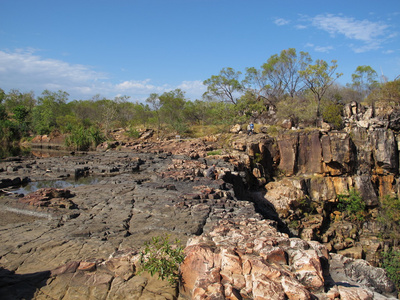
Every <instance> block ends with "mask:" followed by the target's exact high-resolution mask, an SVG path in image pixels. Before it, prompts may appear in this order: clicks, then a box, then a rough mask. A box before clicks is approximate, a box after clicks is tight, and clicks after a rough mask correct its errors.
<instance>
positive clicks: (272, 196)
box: [231, 102, 400, 263]
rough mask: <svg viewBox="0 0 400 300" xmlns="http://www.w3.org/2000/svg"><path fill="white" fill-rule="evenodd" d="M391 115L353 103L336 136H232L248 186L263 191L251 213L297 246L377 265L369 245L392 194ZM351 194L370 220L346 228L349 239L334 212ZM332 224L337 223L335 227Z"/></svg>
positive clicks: (395, 144) (395, 166)
mask: <svg viewBox="0 0 400 300" xmlns="http://www.w3.org/2000/svg"><path fill="white" fill-rule="evenodd" d="M398 114H399V113H398V112H397V111H395V110H391V111H389V112H387V111H386V112H385V113H381V112H379V111H376V110H374V109H372V108H371V107H361V106H360V105H359V104H357V103H355V102H354V103H351V104H348V105H347V106H346V107H345V109H344V116H345V124H346V127H345V128H344V129H343V130H342V131H327V130H322V129H321V130H320V129H308V130H289V131H287V130H286V131H283V132H280V133H279V134H278V135H276V136H269V135H267V134H265V133H258V134H256V135H252V136H247V135H244V134H237V135H235V136H234V137H233V138H232V143H231V145H232V148H233V149H234V150H235V151H236V155H237V156H238V157H240V158H239V159H240V160H242V161H244V162H245V163H246V165H247V168H248V169H249V171H248V173H249V174H250V177H252V178H251V179H252V180H250V181H249V182H252V184H253V187H257V186H258V187H259V188H261V190H264V192H261V193H262V197H260V196H259V194H258V196H256V197H254V201H255V202H256V203H257V204H258V207H264V208H266V207H271V206H272V207H274V209H275V211H276V213H277V215H278V216H279V217H280V218H281V219H283V220H284V221H285V222H286V224H287V225H288V226H289V227H291V232H292V233H293V234H295V235H298V236H300V237H301V238H303V239H306V240H313V239H317V240H320V241H324V242H325V243H326V245H327V248H328V249H329V250H331V251H337V252H340V251H344V250H346V249H348V248H354V249H358V251H357V252H351V251H350V252H348V253H345V254H346V255H348V256H351V257H359V256H360V257H364V258H367V259H368V260H370V261H371V262H372V263H377V261H376V259H377V255H376V251H378V250H379V249H382V248H383V246H384V243H383V241H381V242H380V244H379V246H378V247H377V246H376V242H373V243H371V242H370V239H371V238H373V239H377V237H378V235H379V234H380V233H381V232H382V231H385V230H388V228H387V227H385V224H380V223H379V222H377V221H376V218H375V217H376V209H377V208H379V205H380V199H382V197H384V196H386V195H397V194H398V193H399V148H400V143H399V142H400V135H399V133H398V132H396V130H397V128H399V119H398V118H396V116H397V115H398ZM352 188H354V189H356V190H357V191H359V192H360V194H361V196H362V199H363V201H364V202H365V204H366V206H367V209H368V214H370V215H371V214H372V215H373V217H371V218H369V219H368V220H367V221H365V222H364V223H361V224H353V226H351V227H352V229H349V231H351V230H353V231H356V232H355V234H350V233H349V232H347V231H346V230H344V232H343V228H347V227H346V226H347V225H346V224H345V222H344V216H343V215H342V214H341V213H340V212H338V211H337V209H336V207H337V200H338V195H340V194H345V193H347V192H348V191H349V190H350V189H352ZM266 203H267V205H266ZM264 213H266V214H267V215H270V213H268V212H266V211H264ZM374 214H375V216H374ZM335 222H339V223H340V222H342V223H340V225H339V226H338V224H334V223H335ZM366 228H373V230H368V229H366ZM363 229H364V230H363ZM367 235H368V238H366V236H367ZM346 239H348V240H347V241H348V243H345V240H346ZM391 243H392V244H393V241H391ZM371 244H373V246H371ZM356 247H358V248H356ZM371 247H372V248H373V249H374V250H373V251H372V253H373V254H371V249H372V248H371Z"/></svg>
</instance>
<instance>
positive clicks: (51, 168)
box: [0, 103, 400, 299]
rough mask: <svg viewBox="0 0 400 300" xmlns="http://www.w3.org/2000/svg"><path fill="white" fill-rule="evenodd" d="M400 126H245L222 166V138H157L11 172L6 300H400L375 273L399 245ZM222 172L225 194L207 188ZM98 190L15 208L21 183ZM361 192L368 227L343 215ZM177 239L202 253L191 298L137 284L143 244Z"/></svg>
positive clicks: (8, 164) (3, 257)
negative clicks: (341, 199) (390, 212)
mask: <svg viewBox="0 0 400 300" xmlns="http://www.w3.org/2000/svg"><path fill="white" fill-rule="evenodd" d="M270 113H272V110H271V112H270ZM397 115H398V114H397V113H396V112H395V111H392V112H391V113H390V117H385V116H386V115H385V116H381V115H379V113H377V112H376V111H374V110H372V109H369V108H363V107H361V106H360V105H358V104H356V103H353V104H350V105H348V106H346V107H345V116H346V119H345V124H346V127H345V130H343V131H329V130H327V129H323V130H316V129H315V130H292V129H290V130H286V131H284V132H282V133H279V134H277V135H274V136H271V135H268V134H267V133H257V134H255V135H251V136H247V135H246V134H243V133H240V132H241V131H240V128H241V126H236V128H235V130H234V132H237V133H235V134H232V136H231V139H230V145H231V147H232V149H229V151H225V152H224V151H220V153H221V154H220V155H214V156H208V155H207V154H208V153H209V151H210V150H213V149H215V148H216V147H217V146H216V145H217V144H216V142H218V137H217V136H213V137H208V138H203V139H194V140H181V139H179V138H178V139H170V140H166V141H156V140H155V139H152V140H151V139H146V138H144V136H146V135H147V136H151V135H152V134H153V133H152V132H151V131H147V132H145V133H143V135H142V137H143V138H139V139H137V140H134V141H130V140H121V141H116V142H115V143H114V144H112V145H111V144H107V145H105V144H104V145H102V146H101V147H99V148H98V151H97V152H95V153H85V154H84V155H75V156H70V155H68V156H62V157H38V158H34V157H30V158H26V159H22V158H10V159H7V160H4V161H2V162H0V188H1V189H2V192H3V195H2V197H0V207H1V211H0V216H1V218H0V225H1V226H0V238H1V241H2V243H1V246H0V268H1V269H0V275H1V279H0V295H2V296H3V295H5V296H4V297H3V298H4V299H19V298H30V299H61V298H62V299H73V298H74V299H76V298H81V299H82V298H84V299H177V298H178V299H179V298H180V299H185V298H186V299H191V298H193V299H392V298H394V297H395V296H396V290H395V288H394V285H393V283H391V282H390V280H388V278H387V276H386V273H385V272H384V271H383V270H382V269H379V268H376V267H375V266H376V265H378V263H379V252H380V251H383V250H384V248H385V247H387V246H393V245H394V243H393V242H394V241H393V240H382V239H380V238H379V236H378V234H379V233H381V232H384V230H385V229H387V228H388V227H387V224H382V223H380V222H378V220H377V218H376V215H377V210H378V208H379V205H380V201H381V196H384V195H388V194H391V193H393V194H397V193H398V190H399V185H398V175H399V174H398V170H399V158H398V155H399V151H398V141H399V138H398V135H397V133H396V132H395V130H396V128H398V127H400V126H399V125H398V121H397V120H398V118H397ZM266 124H267V123H266ZM292 127H293V124H292V123H291V125H290V128H292ZM326 128H327V127H326ZM388 129H391V130H388ZM263 131H264V132H268V130H263ZM116 134H117V133H116ZM37 141H40V143H42V144H43V143H48V141H47V140H46V139H43V138H42V139H38V140H37ZM117 143H118V144H117ZM224 143H225V144H226V140H225V141H224ZM212 164H216V165H217V166H216V169H217V172H218V178H217V179H216V180H211V179H209V178H206V177H204V171H205V170H206V169H207V168H208V167H209V166H210V165H212ZM85 176H90V177H92V178H96V180H95V181H93V182H91V183H90V184H88V185H73V184H72V185H71V187H69V188H68V189H67V190H65V189H63V190H55V189H45V190H39V191H37V192H35V193H33V194H25V195H19V194H12V191H13V190H12V188H13V187H15V186H18V185H20V184H21V183H23V184H27V183H29V182H39V181H43V180H44V179H51V180H70V181H72V182H74V180H77V179H78V178H81V177H85ZM350 188H356V189H357V190H359V191H360V193H361V195H362V198H363V199H364V202H365V205H366V207H367V210H368V211H367V212H366V213H367V214H368V215H367V216H366V217H367V218H366V220H365V221H364V222H353V221H351V220H350V219H349V218H348V217H349V216H348V215H346V213H345V212H342V211H339V210H338V209H337V199H338V195H340V194H344V193H346V192H347V191H348V190H349V189H350ZM165 233H168V234H170V235H171V237H172V238H178V239H180V240H182V242H183V243H186V242H188V243H187V247H186V249H185V253H186V259H185V262H184V264H183V265H182V266H181V270H182V279H183V281H182V283H181V286H180V290H179V293H178V292H177V289H175V288H174V287H171V286H169V285H168V284H167V283H165V282H161V281H159V280H156V278H153V277H151V276H149V275H148V274H138V273H137V268H138V253H139V251H140V249H141V247H142V246H143V243H144V242H145V241H148V240H149V239H150V238H151V237H152V236H158V235H162V234H165ZM361 258H362V259H361ZM363 259H366V260H367V261H366V260H363Z"/></svg>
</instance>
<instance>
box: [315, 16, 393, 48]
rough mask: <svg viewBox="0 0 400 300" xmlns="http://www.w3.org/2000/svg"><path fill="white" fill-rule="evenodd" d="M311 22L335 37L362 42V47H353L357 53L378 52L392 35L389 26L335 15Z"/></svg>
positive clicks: (316, 18) (317, 17)
mask: <svg viewBox="0 0 400 300" xmlns="http://www.w3.org/2000/svg"><path fill="white" fill-rule="evenodd" d="M311 22H312V25H313V26H315V27H317V28H319V29H321V30H324V31H326V32H328V33H329V34H330V35H331V36H333V37H335V36H336V35H338V34H339V35H344V36H345V37H346V38H348V39H351V40H355V41H359V42H362V43H363V45H362V46H354V45H353V46H352V48H353V50H354V51H355V52H365V51H369V50H376V49H378V48H380V47H381V44H382V42H383V41H384V40H386V39H388V38H390V35H392V34H389V33H388V29H389V25H386V24H384V23H381V22H371V21H369V20H356V19H354V18H349V17H343V16H335V15H333V14H325V15H317V16H315V17H314V18H312V19H311Z"/></svg>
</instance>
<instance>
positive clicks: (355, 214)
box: [337, 189, 366, 222]
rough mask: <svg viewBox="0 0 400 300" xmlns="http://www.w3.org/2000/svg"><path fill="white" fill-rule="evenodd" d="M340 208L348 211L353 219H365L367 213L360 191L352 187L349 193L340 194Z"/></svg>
mask: <svg viewBox="0 0 400 300" xmlns="http://www.w3.org/2000/svg"><path fill="white" fill-rule="evenodd" d="M337 197H338V205H337V207H338V209H339V210H340V211H346V212H347V213H348V215H349V217H350V219H352V220H353V221H360V222H362V221H364V220H365V215H366V205H365V202H364V200H363V199H362V197H361V194H360V192H358V191H357V190H356V189H350V190H349V191H348V193H347V194H338V196H337Z"/></svg>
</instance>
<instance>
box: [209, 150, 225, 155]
mask: <svg viewBox="0 0 400 300" xmlns="http://www.w3.org/2000/svg"><path fill="white" fill-rule="evenodd" d="M221 154H222V150H212V151H209V152H207V155H208V156H212V155H221Z"/></svg>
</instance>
